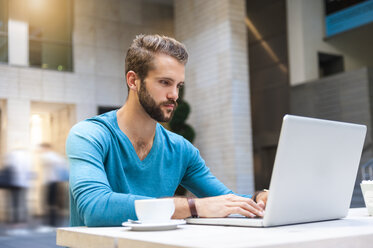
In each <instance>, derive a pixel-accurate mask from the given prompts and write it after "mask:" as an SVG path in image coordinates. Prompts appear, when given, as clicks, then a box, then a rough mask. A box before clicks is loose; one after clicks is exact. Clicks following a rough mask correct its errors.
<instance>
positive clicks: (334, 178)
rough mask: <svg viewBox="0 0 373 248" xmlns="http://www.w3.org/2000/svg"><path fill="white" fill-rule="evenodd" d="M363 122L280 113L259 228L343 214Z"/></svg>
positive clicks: (354, 172)
mask: <svg viewBox="0 0 373 248" xmlns="http://www.w3.org/2000/svg"><path fill="white" fill-rule="evenodd" d="M365 135H366V126H364V125H358V124H351V123H344V122H337V121H328V120H321V119H315V118H307V117H299V116H292V115H286V116H285V117H284V120H283V125H282V128H281V133H280V139H279V144H278V148H277V152H276V159H275V164H274V168H273V172H272V178H271V183H270V194H269V198H268V202H267V207H266V215H265V218H264V226H275V225H285V224H294V223H303V222H312V221H321V220H330V219H338V218H343V217H345V216H346V215H347V212H348V209H349V206H350V202H351V198H352V193H353V189H354V185H355V179H356V175H357V172H358V168H359V163H360V158H361V153H362V150H363V145H364V140H365Z"/></svg>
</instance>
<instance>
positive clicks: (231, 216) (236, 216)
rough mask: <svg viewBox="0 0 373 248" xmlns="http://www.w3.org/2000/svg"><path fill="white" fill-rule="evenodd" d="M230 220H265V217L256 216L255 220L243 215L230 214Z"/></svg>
mask: <svg viewBox="0 0 373 248" xmlns="http://www.w3.org/2000/svg"><path fill="white" fill-rule="evenodd" d="M228 218H245V219H263V217H260V216H255V217H253V218H249V217H246V216H244V215H242V214H230V215H228Z"/></svg>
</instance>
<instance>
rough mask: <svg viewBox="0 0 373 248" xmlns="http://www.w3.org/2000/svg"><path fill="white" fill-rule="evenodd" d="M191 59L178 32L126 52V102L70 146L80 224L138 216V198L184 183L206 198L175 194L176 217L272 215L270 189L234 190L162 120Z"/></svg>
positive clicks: (149, 38) (146, 38)
mask: <svg viewBox="0 0 373 248" xmlns="http://www.w3.org/2000/svg"><path fill="white" fill-rule="evenodd" d="M187 59H188V54H187V51H186V48H185V46H184V45H183V44H181V43H180V42H178V41H176V40H175V39H173V38H169V37H165V36H159V35H139V36H137V37H136V38H135V39H134V41H133V43H132V45H131V46H130V48H129V50H128V52H127V56H126V71H125V72H126V81H127V88H128V98H127V101H126V103H125V104H124V105H123V106H122V107H121V108H120V109H119V110H114V111H111V112H108V113H105V114H103V115H100V116H96V117H93V118H90V119H87V120H85V121H82V122H80V123H78V124H76V125H75V126H74V127H73V128H72V129H71V131H70V134H69V136H68V139H67V143H66V151H67V155H68V158H69V161H70V224H71V225H72V226H83V225H85V226H118V225H120V224H121V223H122V222H123V221H126V220H128V219H133V220H135V219H137V217H136V213H135V208H134V201H135V200H138V199H148V198H161V197H173V195H174V193H175V190H176V188H177V187H178V185H179V184H182V186H183V187H185V188H187V189H188V190H189V191H191V192H192V193H194V195H196V196H197V197H198V198H191V199H186V198H177V197H175V198H173V199H174V203H175V213H174V215H173V218H176V219H182V218H186V217H190V216H193V217H195V216H200V217H226V216H228V215H230V214H242V215H244V216H247V217H255V216H263V215H264V208H265V204H266V201H267V194H268V193H267V192H265V191H259V192H256V193H255V194H254V195H253V196H242V195H241V196H240V195H237V194H234V193H233V191H231V190H230V189H228V188H227V187H226V186H225V185H224V184H223V183H221V182H220V181H219V180H218V179H217V178H216V177H214V176H213V175H212V173H211V172H210V170H209V169H208V167H207V166H206V165H205V161H204V160H203V159H202V157H201V156H200V153H199V151H198V149H197V148H195V147H194V146H193V145H192V144H191V143H190V142H189V141H187V140H186V139H184V138H183V137H182V136H179V135H177V134H175V133H172V132H170V131H168V130H166V129H165V128H163V127H162V125H160V124H159V123H158V122H168V121H170V120H171V118H172V116H173V113H174V111H175V109H176V107H177V102H176V100H177V99H178V95H179V88H180V87H182V86H183V85H184V77H185V65H186V62H187ZM250 197H252V198H250Z"/></svg>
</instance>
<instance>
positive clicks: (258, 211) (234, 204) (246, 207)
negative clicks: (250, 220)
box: [230, 202, 264, 217]
mask: <svg viewBox="0 0 373 248" xmlns="http://www.w3.org/2000/svg"><path fill="white" fill-rule="evenodd" d="M230 206H231V207H240V208H241V209H243V210H245V211H248V212H250V213H252V214H254V215H256V216H260V217H263V215H264V213H263V209H256V208H254V207H253V206H252V205H250V204H248V203H247V202H232V203H231V204H230Z"/></svg>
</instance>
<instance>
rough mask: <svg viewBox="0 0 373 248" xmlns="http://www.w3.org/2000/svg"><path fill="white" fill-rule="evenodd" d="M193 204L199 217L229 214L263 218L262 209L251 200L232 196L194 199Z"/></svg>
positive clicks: (225, 215)
mask: <svg viewBox="0 0 373 248" xmlns="http://www.w3.org/2000/svg"><path fill="white" fill-rule="evenodd" d="M195 204H196V208H197V212H198V216H200V217H210V218H214V217H227V216H228V215H230V214H241V215H243V216H246V217H250V218H253V217H255V216H259V217H263V216H264V209H263V208H262V207H261V206H259V205H258V204H256V203H255V202H254V201H253V200H252V199H250V198H245V197H241V196H237V195H234V194H228V195H221V196H215V197H207V198H195Z"/></svg>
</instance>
